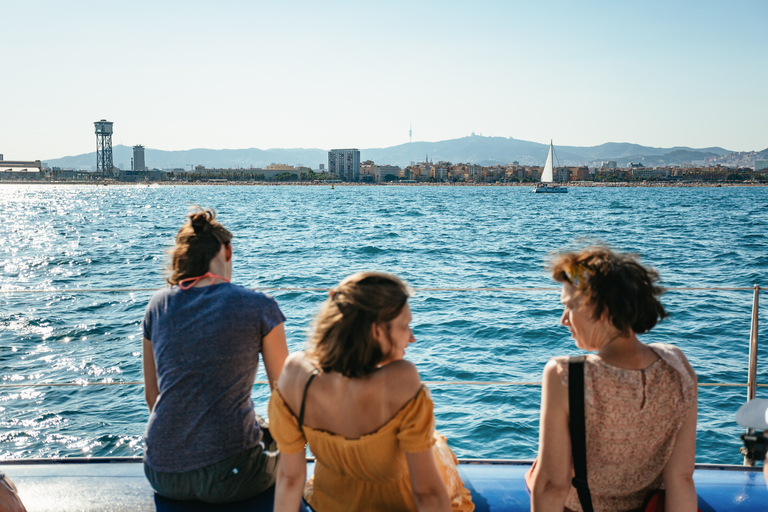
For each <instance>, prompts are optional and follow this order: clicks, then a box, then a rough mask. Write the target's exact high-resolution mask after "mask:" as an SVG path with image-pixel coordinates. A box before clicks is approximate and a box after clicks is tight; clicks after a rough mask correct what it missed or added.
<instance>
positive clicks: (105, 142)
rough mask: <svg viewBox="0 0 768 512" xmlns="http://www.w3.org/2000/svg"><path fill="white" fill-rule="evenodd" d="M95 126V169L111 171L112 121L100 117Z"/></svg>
mask: <svg viewBox="0 0 768 512" xmlns="http://www.w3.org/2000/svg"><path fill="white" fill-rule="evenodd" d="M93 124H94V125H95V126H96V171H97V172H110V173H111V172H112V168H113V167H114V165H112V122H111V121H107V120H106V119H102V120H101V121H96V122H95V123H93Z"/></svg>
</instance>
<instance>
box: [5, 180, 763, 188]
mask: <svg viewBox="0 0 768 512" xmlns="http://www.w3.org/2000/svg"><path fill="white" fill-rule="evenodd" d="M3 185H90V186H93V187H104V186H109V187H150V186H160V187H175V186H195V187H199V186H216V187H231V186H235V187H329V186H335V187H533V185H534V184H533V183H430V182H419V183H395V182H389V183H362V182H342V183H333V184H331V183H322V182H320V183H313V182H306V181H280V182H275V181H269V182H264V181H247V182H243V181H227V182H203V181H181V182H180V181H147V182H141V183H137V182H125V181H106V182H94V181H72V180H66V181H9V180H4V181H0V186H3ZM564 186H566V187H569V188H571V187H572V188H700V187H706V188H718V187H766V186H768V182H763V183H760V182H754V183H743V182H741V183H733V182H695V181H690V182H668V181H639V182H626V181H618V182H600V181H595V182H568V183H564Z"/></svg>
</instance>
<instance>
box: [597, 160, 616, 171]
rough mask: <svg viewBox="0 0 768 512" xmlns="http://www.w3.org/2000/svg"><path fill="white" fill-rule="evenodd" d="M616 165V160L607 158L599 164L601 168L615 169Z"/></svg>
mask: <svg viewBox="0 0 768 512" xmlns="http://www.w3.org/2000/svg"><path fill="white" fill-rule="evenodd" d="M617 167H618V165H616V160H607V161H605V162H602V163H601V164H600V168H601V169H616V168H617Z"/></svg>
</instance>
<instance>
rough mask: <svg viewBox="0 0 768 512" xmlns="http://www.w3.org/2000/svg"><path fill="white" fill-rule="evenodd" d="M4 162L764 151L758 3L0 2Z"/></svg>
mask: <svg viewBox="0 0 768 512" xmlns="http://www.w3.org/2000/svg"><path fill="white" fill-rule="evenodd" d="M1 12H2V20H3V28H2V32H1V34H2V35H1V37H0V66H1V67H0V77H2V79H1V80H0V153H2V154H4V155H5V158H6V159H8V160H11V159H14V160H20V159H43V160H44V159H50V158H57V157H63V156H67V155H75V154H80V153H86V152H90V151H94V150H95V145H96V141H95V135H94V128H93V122H94V121H97V120H99V119H102V118H106V119H107V120H109V121H113V122H114V123H115V124H114V129H115V135H114V137H113V144H114V145H117V144H120V143H122V144H126V145H134V144H143V145H144V146H146V147H149V148H157V149H166V150H173V149H190V148H199V147H205V148H250V147H256V148H261V149H268V148H278V147H283V148H288V147H290V148H298V147H306V148H323V149H330V148H333V147H357V148H361V149H363V148H372V147H386V146H391V145H395V144H401V143H405V142H408V126H409V123H411V122H412V123H413V140H414V141H436V140H444V139H451V138H457V137H463V136H465V135H469V134H470V133H471V132H473V131H474V132H475V133H478V134H483V135H493V136H502V137H514V138H517V139H524V140H531V141H536V142H549V139H554V141H555V144H561V145H579V146H591V145H597V144H602V143H604V142H634V143H638V144H643V145H648V146H662V147H670V146H676V145H681V146H691V147H698V148H701V147H708V146H721V147H724V148H726V149H730V150H734V151H748V150H762V149H765V148H766V147H768V93H766V91H768V37H767V34H766V30H767V29H768V25H767V24H768V2H767V1H765V0H753V1H739V0H731V1H729V2H720V1H717V2H713V1H702V0H700V1H674V0H668V1H658V2H657V1H647V2H637V1H635V2H629V1H622V0H617V1H605V2H595V1H578V2H573V1H562V2H560V1H535V2H534V1H530V2H517V1H511V0H510V1H482V0H475V1H473V2H452V1H445V0H442V1H434V2H420V1H417V0H408V1H393V2H383V1H382V2H360V1H354V2H352V1H351V2H341V1H325V2H295V1H283V2H273V1H270V2H257V1H233V0H219V1H217V2H200V1H192V0H186V1H165V2H158V1H153V2H148V1H132V2H117V1H109V0H101V1H94V2H85V1H72V2H62V1H59V0H52V1H35V0H29V1H24V2H11V1H4V2H3V3H2V9H1Z"/></svg>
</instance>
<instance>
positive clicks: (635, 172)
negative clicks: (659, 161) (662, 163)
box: [632, 168, 669, 180]
mask: <svg viewBox="0 0 768 512" xmlns="http://www.w3.org/2000/svg"><path fill="white" fill-rule="evenodd" d="M668 177H669V169H663V168H657V169H647V168H641V169H632V179H636V180H647V179H661V178H668Z"/></svg>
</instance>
